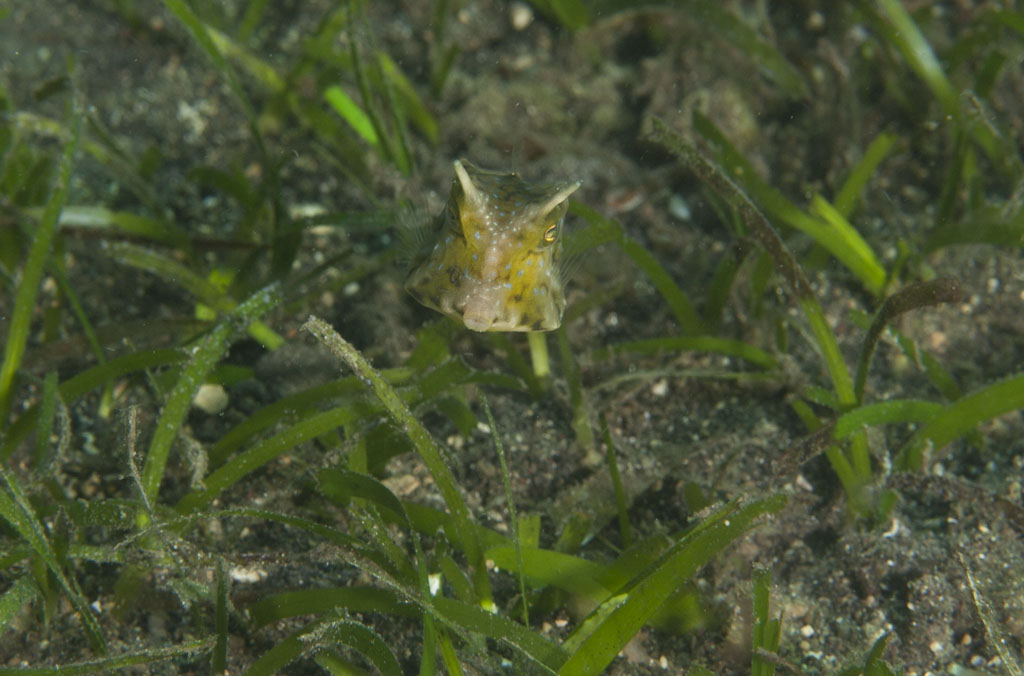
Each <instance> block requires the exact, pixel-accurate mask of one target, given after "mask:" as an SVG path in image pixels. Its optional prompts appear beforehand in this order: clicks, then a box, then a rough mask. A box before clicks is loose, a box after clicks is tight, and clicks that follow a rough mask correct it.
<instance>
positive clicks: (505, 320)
mask: <svg viewBox="0 0 1024 676" xmlns="http://www.w3.org/2000/svg"><path fill="white" fill-rule="evenodd" d="M579 187H580V183H579V181H576V182H573V183H556V184H553V185H538V184H532V183H527V182H525V181H523V180H522V179H520V178H519V175H518V174H515V173H505V172H500V171H488V170H486V169H479V168H477V167H474V166H473V165H472V164H470V163H469V162H466V161H465V160H456V161H455V178H454V179H453V180H452V188H451V193H450V195H449V197H448V204H447V205H446V207H445V209H444V211H442V212H441V214H440V215H438V216H437V218H436V219H435V220H434V222H433V228H432V229H433V232H434V239H433V240H431V241H430V242H429V243H428V245H427V246H426V247H424V249H423V250H422V251H420V252H419V253H418V254H417V256H416V258H415V260H414V261H413V266H412V268H411V269H410V270H409V275H408V277H406V280H405V288H406V290H407V291H408V292H409V293H410V294H411V295H412V297H413V298H415V299H416V300H418V301H419V302H420V303H422V304H423V305H426V306H427V307H429V308H431V309H433V310H437V311H438V312H440V313H441V314H444V315H447V316H449V317H452V318H454V319H458V320H460V321H462V323H463V324H465V325H466V327H467V328H469V329H472V330H474V331H551V330H553V329H557V328H558V327H559V326H560V325H561V323H562V313H563V312H564V311H565V291H564V289H563V283H564V280H563V279H562V275H561V269H560V267H559V256H560V254H561V250H562V237H561V234H562V233H561V231H562V221H563V220H564V219H565V212H566V210H567V209H568V207H569V196H570V195H572V193H574V192H576V190H577V189H578V188H579Z"/></svg>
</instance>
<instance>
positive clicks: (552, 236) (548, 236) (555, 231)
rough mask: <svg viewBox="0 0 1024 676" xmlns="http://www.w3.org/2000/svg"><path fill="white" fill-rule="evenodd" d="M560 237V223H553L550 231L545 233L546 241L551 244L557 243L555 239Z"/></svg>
mask: <svg viewBox="0 0 1024 676" xmlns="http://www.w3.org/2000/svg"><path fill="white" fill-rule="evenodd" d="M557 236H558V223H552V224H551V225H549V226H548V229H547V230H545V231H544V241H545V242H548V243H551V242H554V241H555V237H557Z"/></svg>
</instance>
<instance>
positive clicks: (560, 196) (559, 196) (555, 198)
mask: <svg viewBox="0 0 1024 676" xmlns="http://www.w3.org/2000/svg"><path fill="white" fill-rule="evenodd" d="M581 185H582V183H581V182H580V181H576V182H575V183H568V184H566V185H565V187H564V188H561V189H560V190H559V191H558V192H556V193H555V194H554V195H552V196H551V198H550V199H549V200H548V201H547V202H545V203H544V205H543V206H541V207H540V208H539V209H537V211H538V213H542V214H546V213H548V212H550V211H551V210H552V209H554V208H555V207H557V206H558V205H559V204H561V203H562V202H564V201H565V200H567V199H569V196H570V195H572V194H573V193H574V192H576V191H577V190H579V189H580V186H581Z"/></svg>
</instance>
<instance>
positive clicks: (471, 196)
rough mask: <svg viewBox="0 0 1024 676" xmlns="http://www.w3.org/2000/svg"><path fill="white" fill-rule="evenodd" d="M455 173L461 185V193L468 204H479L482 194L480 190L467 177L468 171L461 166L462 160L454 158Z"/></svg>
mask: <svg viewBox="0 0 1024 676" xmlns="http://www.w3.org/2000/svg"><path fill="white" fill-rule="evenodd" d="M455 175H456V176H458V177H459V185H461V186H462V193H463V194H464V195H465V196H466V200H467V201H468V202H469V203H470V204H474V205H479V204H481V203H482V202H483V196H482V195H481V194H480V191H479V190H477V189H476V186H475V185H473V180H472V179H471V178H470V177H469V172H468V171H466V168H465V167H464V166H462V160H455Z"/></svg>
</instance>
